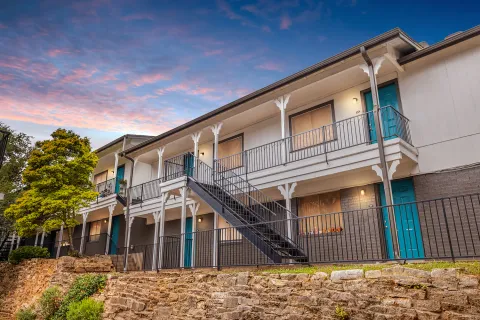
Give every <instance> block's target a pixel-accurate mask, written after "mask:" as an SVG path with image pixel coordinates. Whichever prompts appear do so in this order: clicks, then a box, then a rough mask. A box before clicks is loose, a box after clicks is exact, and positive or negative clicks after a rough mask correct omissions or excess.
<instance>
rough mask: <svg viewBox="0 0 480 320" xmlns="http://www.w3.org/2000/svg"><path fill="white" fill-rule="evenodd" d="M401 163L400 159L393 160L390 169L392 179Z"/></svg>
mask: <svg viewBox="0 0 480 320" xmlns="http://www.w3.org/2000/svg"><path fill="white" fill-rule="evenodd" d="M399 164H400V160H393V161H392V163H391V164H390V168H389V169H388V179H390V180H392V178H393V174H394V173H395V172H396V171H397V167H398V165H399Z"/></svg>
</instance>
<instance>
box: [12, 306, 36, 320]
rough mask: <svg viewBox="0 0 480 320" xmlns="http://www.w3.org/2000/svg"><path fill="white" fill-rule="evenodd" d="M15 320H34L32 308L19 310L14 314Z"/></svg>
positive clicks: (34, 315)
mask: <svg viewBox="0 0 480 320" xmlns="http://www.w3.org/2000/svg"><path fill="white" fill-rule="evenodd" d="M15 319H17V320H35V319H37V315H36V314H35V312H34V311H33V310H32V308H26V309H21V310H19V311H18V312H17V314H15Z"/></svg>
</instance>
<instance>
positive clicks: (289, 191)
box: [278, 182, 297, 240]
mask: <svg viewBox="0 0 480 320" xmlns="http://www.w3.org/2000/svg"><path fill="white" fill-rule="evenodd" d="M296 187H297V183H296V182H294V183H292V184H291V185H289V184H288V183H285V185H284V186H278V190H279V191H280V193H281V194H282V196H283V198H284V199H285V207H286V208H287V236H288V238H289V239H290V240H292V219H293V216H292V196H293V193H294V192H295V188H296Z"/></svg>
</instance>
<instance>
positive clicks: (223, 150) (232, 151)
mask: <svg viewBox="0 0 480 320" xmlns="http://www.w3.org/2000/svg"><path fill="white" fill-rule="evenodd" d="M242 151H243V134H240V135H238V136H234V137H232V138H228V139H226V140H223V141H220V142H219V143H218V159H223V158H227V157H228V158H227V159H225V160H223V161H222V166H223V167H225V169H233V168H238V167H241V166H243V155H242Z"/></svg>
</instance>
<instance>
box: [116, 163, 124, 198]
mask: <svg viewBox="0 0 480 320" xmlns="http://www.w3.org/2000/svg"><path fill="white" fill-rule="evenodd" d="M124 176H125V166H124V165H123V166H121V167H118V168H117V179H116V180H115V193H116V194H118V193H119V192H120V181H121V180H123V177H124Z"/></svg>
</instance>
